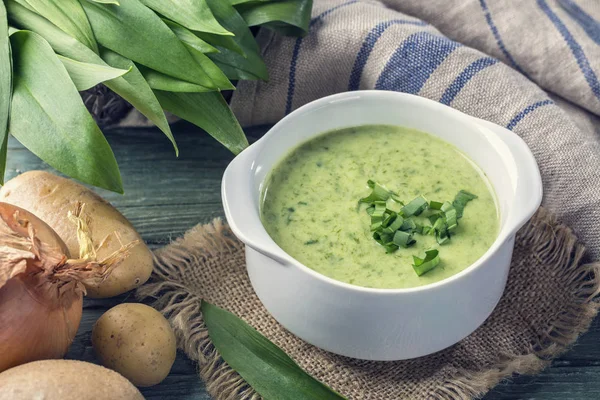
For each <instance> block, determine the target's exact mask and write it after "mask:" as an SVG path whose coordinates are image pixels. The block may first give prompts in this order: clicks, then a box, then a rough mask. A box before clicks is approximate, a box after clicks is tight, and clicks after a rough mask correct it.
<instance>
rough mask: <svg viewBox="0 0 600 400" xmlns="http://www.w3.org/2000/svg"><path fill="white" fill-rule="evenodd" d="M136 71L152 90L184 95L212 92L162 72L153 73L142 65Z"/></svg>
mask: <svg viewBox="0 0 600 400" xmlns="http://www.w3.org/2000/svg"><path fill="white" fill-rule="evenodd" d="M137 67H138V69H139V70H140V72H141V73H142V75H143V76H144V79H145V80H146V82H148V85H149V86H150V87H151V88H152V89H156V90H164V91H167V92H184V93H196V92H199V93H205V92H214V90H213V89H209V88H205V87H203V86H200V85H196V84H195V83H191V82H186V81H182V80H181V79H177V78H173V77H172V76H169V75H165V74H163V73H162V72H158V71H155V70H153V69H150V68H148V67H144V66H143V65H137Z"/></svg>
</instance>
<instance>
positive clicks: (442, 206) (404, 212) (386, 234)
mask: <svg viewBox="0 0 600 400" xmlns="http://www.w3.org/2000/svg"><path fill="white" fill-rule="evenodd" d="M438 183H439V182H438ZM367 185H368V186H369V187H370V188H371V189H372V192H371V194H370V195H369V196H367V197H365V198H362V199H360V201H359V206H360V203H367V204H368V206H367V209H366V211H367V214H369V215H370V216H371V232H373V239H374V240H375V241H376V242H377V243H379V244H380V245H381V246H382V247H383V248H384V249H385V251H386V253H393V252H394V251H397V250H398V249H399V248H408V247H410V246H412V245H413V244H415V243H416V239H415V238H414V235H415V234H419V235H433V236H435V240H436V242H437V243H438V244H440V245H441V244H444V243H446V242H448V241H449V240H450V237H451V236H452V232H453V231H454V230H455V229H456V227H457V226H458V220H459V219H460V218H461V217H462V215H463V212H464V208H465V206H466V204H467V203H468V202H469V201H471V200H473V199H476V198H477V196H475V195H474V194H471V193H469V192H466V191H464V190H461V191H460V192H458V194H457V195H456V197H455V198H454V201H453V202H452V203H451V202H449V201H445V202H439V201H430V202H428V201H427V200H426V199H425V198H424V197H423V196H418V197H417V198H415V199H414V200H412V201H411V202H409V203H408V204H406V205H405V204H404V203H403V202H402V200H400V198H399V197H398V195H397V194H396V193H394V192H392V191H388V190H387V189H385V188H384V187H383V186H381V185H379V184H378V183H377V182H375V181H372V180H369V181H368V182H367ZM390 199H391V201H393V202H394V203H396V204H400V205H401V206H402V209H401V210H400V211H399V212H396V211H394V210H392V209H389V208H387V204H388V200H390ZM394 203H389V204H390V207H393V205H394ZM425 210H430V211H433V212H432V213H429V214H428V215H426V217H427V219H428V220H429V222H430V223H431V225H430V226H429V225H423V224H421V223H419V222H416V221H415V219H413V217H416V216H419V215H421V214H422V213H423V212H424V211H425ZM308 243H309V242H307V243H306V244H308ZM413 259H414V265H413V268H414V270H415V272H416V273H417V275H419V276H421V275H423V274H424V273H426V272H427V271H430V270H431V269H433V268H435V267H436V266H437V265H438V264H439V263H440V257H439V253H438V250H428V251H426V252H425V258H420V257H416V256H413Z"/></svg>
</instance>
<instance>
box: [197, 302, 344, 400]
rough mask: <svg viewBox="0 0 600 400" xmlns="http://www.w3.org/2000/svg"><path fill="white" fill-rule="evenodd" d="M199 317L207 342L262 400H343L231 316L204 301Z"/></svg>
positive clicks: (263, 338) (256, 332)
mask: <svg viewBox="0 0 600 400" xmlns="http://www.w3.org/2000/svg"><path fill="white" fill-rule="evenodd" d="M202 316H203V318H204V323H205V324H206V326H207V328H208V334H209V336H210V339H211V340H212V342H213V343H214V345H215V347H216V349H217V351H218V352H219V354H220V355H221V357H223V360H225V362H226V363H227V364H229V366H230V367H231V368H233V369H234V370H235V371H237V372H238V373H239V374H240V375H241V376H242V378H244V380H245V381H246V382H248V383H249V384H250V386H252V388H253V389H254V390H256V392H258V393H259V394H260V395H261V396H262V397H263V398H265V399H295V400H313V399H319V400H329V399H331V400H341V399H343V397H342V396H341V395H339V394H337V393H336V392H334V391H333V390H332V389H330V388H329V387H327V386H325V385H324V384H323V383H321V382H319V381H317V380H316V379H315V378H313V377H311V376H310V375H308V374H307V373H306V372H304V371H303V370H302V368H300V367H299V366H298V364H296V363H295V362H294V360H292V359H291V358H290V357H289V356H288V355H287V354H285V353H284V352H283V350H281V349H280V348H279V347H277V346H276V345H274V344H273V343H272V342H271V341H269V340H268V339H267V338H265V337H264V336H263V335H261V334H260V333H259V332H258V331H256V330H255V329H254V328H252V327H251V326H250V325H248V324H247V323H245V322H244V321H242V320H241V319H240V318H238V317H236V316H235V315H233V314H232V313H230V312H228V311H225V310H223V309H221V308H219V307H216V306H214V305H212V304H210V303H207V302H205V301H203V302H202Z"/></svg>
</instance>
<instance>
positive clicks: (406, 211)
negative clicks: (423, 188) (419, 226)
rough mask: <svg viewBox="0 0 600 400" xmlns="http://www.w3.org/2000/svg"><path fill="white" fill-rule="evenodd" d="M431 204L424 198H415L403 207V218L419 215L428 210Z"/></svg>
mask: <svg viewBox="0 0 600 400" xmlns="http://www.w3.org/2000/svg"><path fill="white" fill-rule="evenodd" d="M428 205H429V204H428V203H427V200H425V198H424V197H423V196H419V197H417V198H415V199H414V200H413V201H411V202H410V203H408V204H407V205H405V206H404V207H402V216H404V217H410V216H413V215H419V214H421V213H422V212H423V211H425V209H426V208H427V206H428Z"/></svg>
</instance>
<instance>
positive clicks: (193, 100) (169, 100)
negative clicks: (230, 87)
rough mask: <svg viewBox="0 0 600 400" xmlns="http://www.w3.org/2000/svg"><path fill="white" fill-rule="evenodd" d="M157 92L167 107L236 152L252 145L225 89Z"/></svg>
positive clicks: (164, 106) (159, 99)
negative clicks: (224, 94) (205, 91)
mask: <svg viewBox="0 0 600 400" xmlns="http://www.w3.org/2000/svg"><path fill="white" fill-rule="evenodd" d="M154 93H155V94H156V97H157V98H158V101H160V104H161V106H162V107H163V108H164V109H165V110H167V111H169V112H170V113H172V114H175V115H177V116H178V117H180V118H183V119H185V120H186V121H189V122H191V123H192V124H195V125H197V126H199V127H200V128H202V129H204V130H205V131H206V132H207V133H208V134H209V135H211V136H212V137H214V138H215V139H217V140H218V141H219V142H220V143H222V144H223V145H224V146H225V147H227V148H228V149H229V150H230V151H231V152H232V153H233V154H238V153H240V152H241V151H242V150H244V149H245V148H246V147H248V140H247V139H246V135H244V131H242V128H241V127H240V124H239V123H238V121H237V119H236V118H235V116H234V115H233V113H232V112H231V109H230V108H229V106H228V105H227V102H226V101H225V99H223V95H221V93H219V92H210V93H169V92H163V91H160V90H155V91H154Z"/></svg>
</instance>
